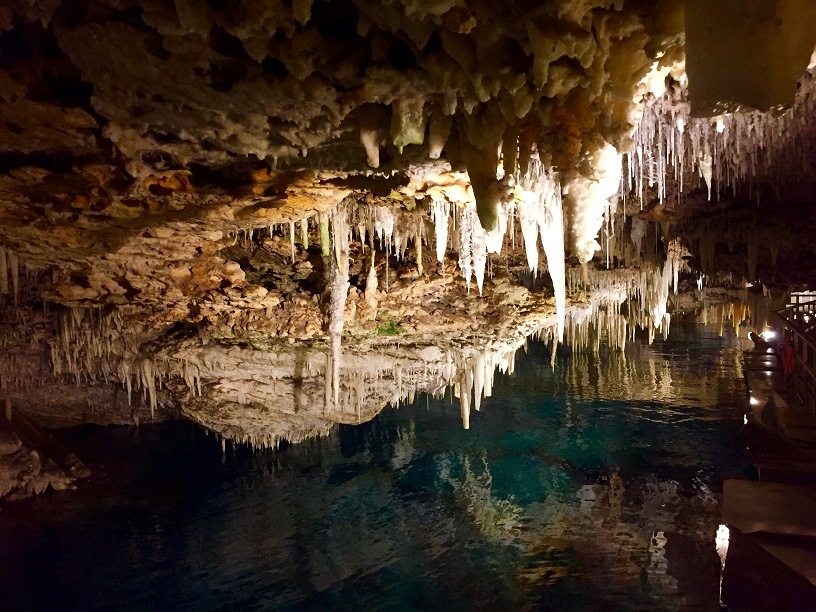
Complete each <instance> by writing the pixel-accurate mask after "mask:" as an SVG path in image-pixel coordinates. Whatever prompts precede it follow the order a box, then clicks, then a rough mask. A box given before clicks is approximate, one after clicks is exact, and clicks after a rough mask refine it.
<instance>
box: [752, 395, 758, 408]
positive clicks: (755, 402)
mask: <svg viewBox="0 0 816 612" xmlns="http://www.w3.org/2000/svg"><path fill="white" fill-rule="evenodd" d="M757 404H759V400H758V399H757V398H755V397H754V396H753V395H752V396H751V405H752V406H756V405H757Z"/></svg>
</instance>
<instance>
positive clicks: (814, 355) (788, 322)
mask: <svg viewBox="0 0 816 612" xmlns="http://www.w3.org/2000/svg"><path fill="white" fill-rule="evenodd" d="M806 296H810V300H808V301H804V297H806ZM794 298H797V299H795V300H794ZM791 302H793V303H792V304H791V305H789V306H788V307H787V308H785V309H783V310H780V311H778V312H777V313H776V315H777V316H778V317H779V318H780V319H781V320H782V323H783V324H784V325H785V328H786V329H787V330H790V332H791V333H792V334H793V346H794V349H795V351H796V363H795V365H794V369H793V380H792V381H791V382H792V384H793V390H794V392H795V393H796V394H797V395H798V396H799V399H800V401H801V402H802V403H803V404H804V405H805V406H806V407H809V408H811V409H816V293H814V294H803V293H800V294H793V295H791Z"/></svg>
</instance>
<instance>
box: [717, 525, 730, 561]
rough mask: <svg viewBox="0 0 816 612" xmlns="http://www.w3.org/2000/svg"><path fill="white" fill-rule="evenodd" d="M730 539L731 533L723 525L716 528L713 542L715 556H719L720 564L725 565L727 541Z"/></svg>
mask: <svg viewBox="0 0 816 612" xmlns="http://www.w3.org/2000/svg"><path fill="white" fill-rule="evenodd" d="M730 538H731V531H730V530H729V529H728V527H726V526H725V525H720V526H719V527H718V528H717V537H716V540H715V543H716V547H717V554H718V555H719V556H720V563H722V564H725V557H726V555H728V541H729V539H730Z"/></svg>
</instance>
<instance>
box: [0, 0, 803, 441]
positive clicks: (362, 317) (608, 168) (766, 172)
mask: <svg viewBox="0 0 816 612" xmlns="http://www.w3.org/2000/svg"><path fill="white" fill-rule="evenodd" d="M813 32H816V9H815V8H814V7H813V6H811V4H810V3H809V2H807V1H805V0H787V1H784V0H778V1H774V2H750V3H744V2H736V0H717V1H711V2H702V1H700V0H688V1H687V2H679V1H670V0H663V1H651V0H617V1H612V0H580V1H573V2H571V1H567V0H553V1H550V2H540V1H535V2H533V1H519V2H506V3H503V2H488V1H482V0H480V1H465V0H428V1H421V0H393V1H391V2H373V1H368V0H331V1H324V0H315V1H312V0H254V1H235V2H229V1H227V0H208V1H204V0H201V1H195V0H175V2H173V1H165V0H70V1H68V0H62V1H61V0H11V1H10V2H8V1H7V2H5V3H4V4H3V6H0V296H2V299H3V304H2V306H3V318H2V330H1V331H2V334H3V337H4V346H3V352H2V354H0V361H2V371H0V383H2V389H3V392H4V395H5V398H6V402H7V405H8V406H10V405H11V404H14V405H18V406H21V407H22V408H23V409H26V410H28V411H29V412H30V413H31V414H34V415H37V416H38V417H39V418H40V419H42V420H46V421H48V420H49V419H50V420H51V422H52V423H72V422H77V421H86V420H93V421H95V422H109V421H110V422H117V420H123V421H132V420H138V419H139V418H150V414H151V413H152V414H154V415H155V413H156V410H159V411H161V410H164V409H167V410H169V411H177V412H178V411H180V412H182V413H184V414H186V415H187V416H190V417H191V418H194V419H195V420H197V421H199V422H201V423H203V424H205V425H206V426H207V427H210V428H211V429H213V430H215V431H217V432H219V433H221V434H223V435H225V436H227V437H232V438H238V439H250V440H252V441H253V442H257V443H272V442H274V441H276V440H277V439H279V438H281V437H287V438H290V439H300V438H302V437H305V436H308V435H313V434H315V433H320V432H322V431H325V430H326V429H327V427H329V426H330V425H331V424H332V423H335V422H359V421H360V420H361V419H362V420H365V419H366V418H370V416H371V413H372V411H373V413H376V411H377V410H379V408H381V406H382V405H383V404H384V403H386V402H398V401H400V400H401V399H404V398H406V397H409V396H410V395H411V394H412V393H414V392H415V391H429V392H439V391H440V390H441V389H444V388H445V386H446V385H455V386H456V393H457V395H459V396H460V398H462V403H463V420H464V421H465V422H467V415H466V413H467V412H468V411H469V410H470V405H471V400H474V401H475V404H476V407H477V408H478V400H479V398H481V396H482V395H483V394H484V393H485V392H486V390H487V393H489V380H490V378H491V377H492V372H493V370H494V369H495V367H497V366H498V365H501V367H504V368H511V367H512V358H510V357H509V355H511V354H512V351H513V350H514V349H515V348H516V347H518V346H520V345H521V344H522V343H523V341H524V338H525V337H526V334H529V333H532V332H538V333H540V334H543V335H544V336H545V337H548V338H549V339H550V340H551V341H557V340H558V339H562V338H564V337H565V335H566V338H567V340H568V341H570V342H572V343H573V344H574V345H580V344H582V343H583V344H587V343H589V344H591V343H593V342H596V341H597V336H598V330H600V329H601V328H603V330H604V337H605V338H606V340H607V341H609V342H611V343H612V344H613V345H620V344H621V343H622V342H623V341H625V339H626V337H628V336H629V335H631V333H633V331H632V330H633V329H635V328H636V326H638V325H640V326H642V327H644V328H648V329H649V330H651V333H654V329H655V328H660V327H663V328H664V329H665V327H666V326H667V325H668V317H667V300H668V299H669V298H668V294H669V293H670V291H669V287H670V285H673V291H674V292H675V293H676V292H677V288H678V282H679V283H680V285H683V284H684V283H685V284H686V285H689V284H691V285H694V284H695V283H696V282H697V281H698V280H699V282H700V283H703V275H705V277H707V278H709V279H717V278H719V279H722V278H725V276H728V277H729V278H730V279H731V280H732V281H733V282H734V283H737V284H739V283H741V282H742V281H743V280H748V281H761V282H762V283H764V285H765V286H766V287H772V288H782V287H789V286H791V285H794V284H806V283H808V282H812V280H813V278H814V276H813V275H814V271H816V253H814V242H813V240H812V238H811V237H812V236H813V231H814V229H816V227H814V225H816V224H814V216H813V207H812V203H813V197H812V193H813V187H814V181H813V178H814V176H816V173H814V168H813V163H814V160H815V159H816V156H815V155H816V150H815V149H814V143H816V137H814V119H813V116H814V112H813V111H814V110H815V109H814V102H813V83H812V81H813V76H812V74H811V72H809V70H810V69H811V68H812V67H813V64H812V62H811V53H812V51H813V48H814V43H816V35H814V34H813ZM539 262H540V265H539ZM607 270H610V272H607ZM539 273H541V274H539ZM544 273H546V274H544ZM718 275H719V276H718ZM706 282H712V283H713V282H714V281H713V280H709V281H706ZM672 299H673V300H675V301H676V302H678V301H679V300H680V297H677V296H675V297H673V298H672ZM604 300H605V301H604ZM626 300H628V304H629V306H627V307H626V308H624V309H621V304H622V303H623V302H624V301H626ZM602 303H603V304H605V305H612V306H611V307H610V308H606V307H605V306H604V307H602ZM674 306H677V304H676V303H675V304H674ZM581 308H583V310H581ZM589 311H591V313H592V314H591V315H589V314H587V312H589ZM582 313H583V314H582ZM590 328H592V329H594V330H595V331H590ZM593 334H594V336H593ZM593 338H595V339H593ZM341 341H342V343H343V345H344V348H343V350H344V351H345V352H344V357H343V359H344V360H345V361H344V364H345V365H342V368H341V364H340V359H339V355H340V350H341V349H340V343H341ZM440 342H441V343H442V348H440ZM399 346H401V347H402V348H399V349H395V348H394V347H399ZM329 348H331V350H329ZM376 351H380V352H379V353H377V354H378V355H379V356H378V357H377V358H376V359H375V358H372V354H374V353H375V352H376ZM389 351H390V352H389ZM403 362H404V363H403ZM411 364H413V365H411ZM417 364H421V366H418V365H417ZM343 368H344V369H343ZM341 369H343V372H342V373H341V371H340V370H341ZM363 372H369V374H368V375H366V374H363ZM420 372H421V374H420ZM355 377H356V378H355ZM383 379H388V380H389V385H390V387H389V388H388V389H387V390H384V389H385V387H383V386H382V385H381V384H380V383H379V382H378V381H381V380H383ZM486 380H487V382H486ZM275 381H278V382H280V381H285V384H283V383H280V384H279V385H278V383H277V382H275ZM77 383H81V390H79V387H77V386H76V385H77ZM276 385H278V386H276ZM125 388H126V389H127V395H128V397H129V399H130V403H128V400H124V399H122V398H121V397H118V395H117V394H118V393H119V390H120V389H121V390H122V396H124V393H125V391H124V389H125ZM394 388H396V390H395V389H394ZM134 389H135V391H134ZM138 392H141V393H142V395H143V399H142V400H139V399H138V398H133V397H130V396H131V395H138ZM343 394H345V396H344V397H345V399H343V398H342V397H341V396H342V395H343ZM55 397H58V398H59V400H57V399H54V398H55ZM134 402H135V403H134ZM139 402H141V403H139ZM465 403H467V404H468V408H467V410H465V408H464V404H465ZM92 404H93V405H95V406H104V409H102V408H100V409H98V410H97V411H96V413H94V414H90V415H89V414H88V409H86V408H82V406H89V405H92ZM69 405H70V407H69V408H66V406H69ZM307 405H308V406H318V408H316V409H307V408H305V407H306V406H307ZM117 406H119V408H117ZM271 406H275V407H274V408H272V407H271ZM117 410H118V412H117ZM140 411H141V412H140ZM361 411H362V413H361ZM366 411H367V412H368V414H363V413H366ZM91 412H93V411H91ZM270 415H272V416H270ZM273 417H274V418H273Z"/></svg>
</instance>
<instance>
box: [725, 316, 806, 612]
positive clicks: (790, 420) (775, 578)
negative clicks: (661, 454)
mask: <svg viewBox="0 0 816 612" xmlns="http://www.w3.org/2000/svg"><path fill="white" fill-rule="evenodd" d="M795 306H796V307H795V308H794V309H793V310H791V311H790V312H788V313H786V316H787V315H789V316H790V318H791V321H793V323H792V325H793V326H795V328H794V327H791V324H789V323H788V322H787V319H786V328H787V330H788V334H789V335H793V336H794V338H795V347H796V357H797V362H800V353H801V363H799V364H798V365H797V367H796V369H795V371H794V376H793V377H788V379H787V380H786V377H785V374H784V368H783V365H782V361H781V358H780V355H779V354H778V352H777V351H776V350H775V349H763V348H754V349H752V350H748V351H745V353H744V361H743V365H744V367H743V372H744V376H745V386H746V390H747V393H748V397H749V400H750V405H749V409H748V412H747V414H746V415H745V426H744V427H743V430H742V434H743V437H744V439H745V441H746V443H747V446H748V453H749V454H750V456H751V459H752V461H753V463H754V466H755V467H756V468H757V472H758V474H759V481H749V480H730V481H726V482H725V486H724V494H723V497H724V502H723V521H724V522H725V523H726V524H727V525H728V527H729V529H730V531H731V537H730V547H729V554H728V557H727V559H726V563H725V569H724V574H723V583H722V593H721V596H722V601H723V603H724V604H725V605H726V606H730V607H732V608H734V609H754V610H764V609H767V610H776V609H797V610H800V609H801V610H816V404H814V402H816V375H814V373H816V311H814V316H812V317H811V316H810V314H809V313H810V312H811V308H816V302H809V303H807V305H804V304H799V305H795ZM784 312H785V311H783V313H784ZM806 313H807V319H805V314H806ZM783 318H784V317H783ZM811 360H812V362H811ZM746 606H747V607H746Z"/></svg>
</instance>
